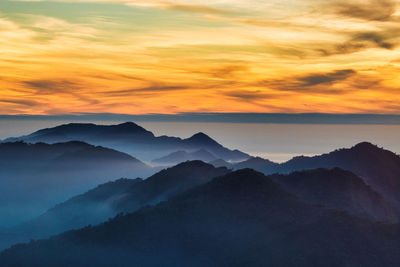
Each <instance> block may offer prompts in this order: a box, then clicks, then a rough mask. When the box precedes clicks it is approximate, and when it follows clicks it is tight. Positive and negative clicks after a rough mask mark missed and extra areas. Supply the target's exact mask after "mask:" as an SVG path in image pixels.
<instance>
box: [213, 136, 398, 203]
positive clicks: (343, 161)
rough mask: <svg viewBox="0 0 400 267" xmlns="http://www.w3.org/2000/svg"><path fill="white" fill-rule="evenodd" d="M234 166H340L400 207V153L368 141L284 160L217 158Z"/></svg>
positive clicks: (287, 169) (280, 169)
mask: <svg viewBox="0 0 400 267" xmlns="http://www.w3.org/2000/svg"><path fill="white" fill-rule="evenodd" d="M217 163H218V164H219V165H218V166H227V167H228V168H232V169H234V170H238V169H242V168H253V169H255V170H257V171H261V172H263V173H264V174H273V173H286V174H287V173H291V172H293V171H301V170H311V169H317V168H326V169H332V168H336V167H338V168H341V169H344V170H348V171H351V172H353V173H354V174H356V175H358V176H359V177H360V178H362V179H363V181H364V182H365V183H366V184H367V185H369V186H371V187H372V188H373V189H374V190H375V191H377V192H379V193H380V194H381V195H383V196H384V197H385V198H386V199H387V200H388V201H389V202H391V203H392V204H393V205H395V206H396V208H397V209H398V210H400V194H399V192H400V156H398V155H396V154H395V153H393V152H391V151H388V150H385V149H382V148H379V147H377V146H376V145H373V144H371V143H368V142H363V143H359V144H357V145H355V146H353V147H351V148H346V149H339V150H335V151H333V152H330V153H327V154H323V155H319V156H314V157H305V156H300V157H295V158H293V159H291V160H289V161H287V162H285V163H281V164H278V163H273V162H271V161H269V160H265V159H261V158H250V159H248V160H246V161H243V162H240V163H236V164H228V165H226V164H224V163H223V162H221V161H219V162H217Z"/></svg>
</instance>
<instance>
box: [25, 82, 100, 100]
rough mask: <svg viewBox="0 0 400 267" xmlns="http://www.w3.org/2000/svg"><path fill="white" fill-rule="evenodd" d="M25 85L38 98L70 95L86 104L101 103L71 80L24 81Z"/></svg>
mask: <svg viewBox="0 0 400 267" xmlns="http://www.w3.org/2000/svg"><path fill="white" fill-rule="evenodd" d="M23 84H25V86H27V87H28V88H31V89H33V90H34V92H33V95H36V96H45V95H48V96H52V95H69V96H72V97H74V98H75V99H78V100H80V101H84V102H86V103H90V104H99V103H100V102H99V101H98V100H96V99H95V98H94V96H93V94H88V93H87V92H85V88H84V87H83V86H82V85H80V84H79V83H78V82H72V81H69V80H32V81H24V82H23ZM90 95H92V96H90Z"/></svg>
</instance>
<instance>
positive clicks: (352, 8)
mask: <svg viewBox="0 0 400 267" xmlns="http://www.w3.org/2000/svg"><path fill="white" fill-rule="evenodd" d="M396 7H397V2H396V1H394V0H362V1H354V0H352V1H339V2H335V3H334V4H333V5H332V6H331V8H332V9H333V11H334V12H335V13H337V14H339V15H343V16H346V17H350V18H356V19H363V20H371V21H388V20H390V19H391V18H392V16H393V15H394V13H395V12H396Z"/></svg>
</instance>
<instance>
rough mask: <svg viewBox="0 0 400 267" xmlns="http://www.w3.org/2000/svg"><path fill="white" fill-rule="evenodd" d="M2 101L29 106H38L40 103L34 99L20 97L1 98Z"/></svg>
mask: <svg viewBox="0 0 400 267" xmlns="http://www.w3.org/2000/svg"><path fill="white" fill-rule="evenodd" d="M0 102H2V103H10V104H17V105H23V106H28V107H33V106H38V105H40V103H39V102H37V101H33V100H20V99H0Z"/></svg>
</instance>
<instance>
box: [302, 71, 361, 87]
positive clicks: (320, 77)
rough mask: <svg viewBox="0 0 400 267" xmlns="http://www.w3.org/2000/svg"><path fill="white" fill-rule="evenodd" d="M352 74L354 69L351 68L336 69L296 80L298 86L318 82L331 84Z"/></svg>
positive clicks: (311, 84) (312, 84) (354, 72)
mask: <svg viewBox="0 0 400 267" xmlns="http://www.w3.org/2000/svg"><path fill="white" fill-rule="evenodd" d="M354 74H356V71H354V70H351V69H348V70H336V71H333V72H330V73H324V74H310V75H306V76H304V77H299V78H297V80H298V81H299V82H300V84H299V85H300V86H314V85H318V84H331V83H335V82H337V81H343V80H346V79H347V78H349V77H350V76H352V75H354Z"/></svg>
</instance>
